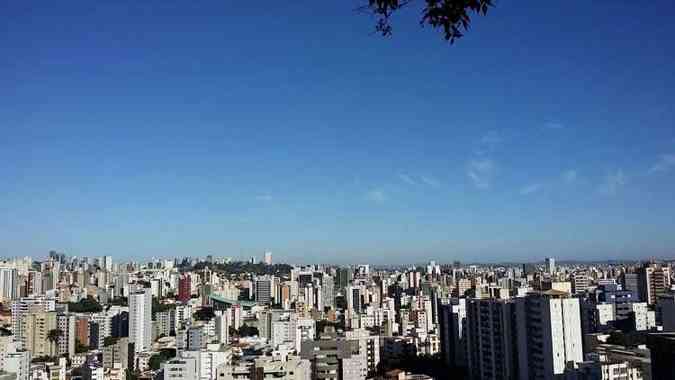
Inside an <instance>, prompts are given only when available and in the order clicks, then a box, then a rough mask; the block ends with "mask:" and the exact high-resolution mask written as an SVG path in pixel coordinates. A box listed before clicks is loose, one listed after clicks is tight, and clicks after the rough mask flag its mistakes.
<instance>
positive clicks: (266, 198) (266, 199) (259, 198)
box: [255, 194, 274, 202]
mask: <svg viewBox="0 0 675 380" xmlns="http://www.w3.org/2000/svg"><path fill="white" fill-rule="evenodd" d="M255 199H256V200H257V201H261V202H270V201H271V200H273V199H274V197H273V196H271V195H270V194H261V195H256V197H255Z"/></svg>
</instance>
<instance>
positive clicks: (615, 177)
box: [600, 169, 628, 195]
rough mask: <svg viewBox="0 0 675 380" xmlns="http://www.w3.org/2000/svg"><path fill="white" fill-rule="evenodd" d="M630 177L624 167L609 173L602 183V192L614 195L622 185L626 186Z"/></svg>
mask: <svg viewBox="0 0 675 380" xmlns="http://www.w3.org/2000/svg"><path fill="white" fill-rule="evenodd" d="M627 183H628V178H627V177H626V175H625V174H624V173H623V170H622V169H619V170H617V171H616V172H613V173H609V174H607V175H606V176H605V179H604V181H603V183H602V184H601V185H600V192H601V193H603V194H608V195H614V194H616V192H617V191H618V190H619V189H621V188H622V187H624V186H626V184H627Z"/></svg>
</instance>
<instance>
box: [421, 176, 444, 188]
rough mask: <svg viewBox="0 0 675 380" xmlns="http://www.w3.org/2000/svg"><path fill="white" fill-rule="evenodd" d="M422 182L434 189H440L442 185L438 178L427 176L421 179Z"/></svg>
mask: <svg viewBox="0 0 675 380" xmlns="http://www.w3.org/2000/svg"><path fill="white" fill-rule="evenodd" d="M420 180H421V181H422V182H424V183H425V184H427V185H429V186H432V187H438V186H440V185H441V182H440V181H439V180H437V179H436V178H433V177H427V176H422V177H420Z"/></svg>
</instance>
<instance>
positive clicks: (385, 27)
mask: <svg viewBox="0 0 675 380" xmlns="http://www.w3.org/2000/svg"><path fill="white" fill-rule="evenodd" d="M416 5H418V6H417V7H416ZM493 6H494V0H417V1H415V0H368V5H364V6H362V7H361V8H359V10H361V11H366V12H367V13H371V14H374V15H375V16H376V17H377V23H376V25H375V30H376V31H377V32H378V33H380V34H382V35H383V36H390V35H391V34H392V31H393V28H392V26H391V17H392V15H393V14H394V13H396V12H398V11H400V10H401V9H403V8H417V9H419V8H421V14H422V17H421V20H420V25H422V26H424V25H428V26H431V27H432V28H434V29H438V30H441V31H442V33H443V38H445V40H446V41H449V42H450V43H451V44H452V43H454V42H455V41H456V40H457V39H459V38H461V37H462V36H463V35H464V32H466V31H467V30H469V25H470V24H471V17H472V16H473V15H485V14H487V12H488V9H490V8H491V7H493Z"/></svg>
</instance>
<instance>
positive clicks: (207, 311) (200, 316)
mask: <svg viewBox="0 0 675 380" xmlns="http://www.w3.org/2000/svg"><path fill="white" fill-rule="evenodd" d="M215 316H216V314H215V313H214V312H213V308H212V307H202V308H201V309H199V310H197V311H196V312H195V314H194V318H195V319H196V320H198V321H210V320H212V319H213V318H214V317H215Z"/></svg>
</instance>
